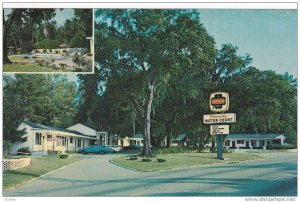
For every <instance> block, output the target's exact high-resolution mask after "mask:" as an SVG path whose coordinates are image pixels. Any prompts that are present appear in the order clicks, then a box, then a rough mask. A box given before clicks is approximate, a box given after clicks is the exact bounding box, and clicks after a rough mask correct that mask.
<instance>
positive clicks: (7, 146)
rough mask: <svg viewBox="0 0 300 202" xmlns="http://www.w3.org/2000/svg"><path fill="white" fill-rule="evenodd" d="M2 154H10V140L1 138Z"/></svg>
mask: <svg viewBox="0 0 300 202" xmlns="http://www.w3.org/2000/svg"><path fill="white" fill-rule="evenodd" d="M2 146H3V154H4V156H8V155H9V154H10V148H11V147H12V146H13V144H12V142H11V141H9V140H3V145H2Z"/></svg>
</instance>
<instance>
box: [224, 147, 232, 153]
mask: <svg viewBox="0 0 300 202" xmlns="http://www.w3.org/2000/svg"><path fill="white" fill-rule="evenodd" d="M232 152H233V150H232V149H227V148H223V153H232Z"/></svg>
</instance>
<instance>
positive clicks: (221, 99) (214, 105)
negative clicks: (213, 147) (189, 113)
mask: <svg viewBox="0 0 300 202" xmlns="http://www.w3.org/2000/svg"><path fill="white" fill-rule="evenodd" d="M209 108H210V110H211V111H212V112H217V113H220V112H221V113H222V114H208V115H203V123H204V124H220V123H234V122H236V115H235V114H234V113H227V114H224V112H226V111H228V109H229V95H228V93H226V92H215V93H212V94H211V95H210V97H209ZM210 134H211V135H215V136H216V141H217V159H219V160H224V157H223V148H224V140H225V137H226V135H228V134H229V125H211V126H210Z"/></svg>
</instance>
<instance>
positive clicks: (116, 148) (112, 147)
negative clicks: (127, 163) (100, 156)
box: [106, 145, 122, 152]
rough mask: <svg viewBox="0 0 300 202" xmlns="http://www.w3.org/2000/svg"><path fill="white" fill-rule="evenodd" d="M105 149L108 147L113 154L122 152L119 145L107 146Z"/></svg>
mask: <svg viewBox="0 0 300 202" xmlns="http://www.w3.org/2000/svg"><path fill="white" fill-rule="evenodd" d="M106 147H109V148H111V149H112V150H113V152H119V151H121V150H122V147H121V146H119V145H107V146H106Z"/></svg>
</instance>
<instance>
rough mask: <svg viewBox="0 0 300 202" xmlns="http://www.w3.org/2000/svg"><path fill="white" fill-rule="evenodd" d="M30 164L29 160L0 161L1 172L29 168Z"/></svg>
mask: <svg viewBox="0 0 300 202" xmlns="http://www.w3.org/2000/svg"><path fill="white" fill-rule="evenodd" d="M30 162H31V158H19V159H3V161H2V166H3V171H7V170H15V169H18V168H23V167H26V166H29V165H30Z"/></svg>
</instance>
